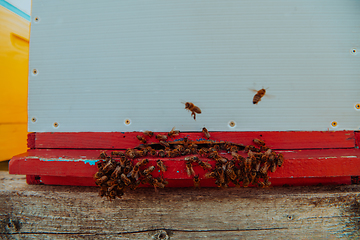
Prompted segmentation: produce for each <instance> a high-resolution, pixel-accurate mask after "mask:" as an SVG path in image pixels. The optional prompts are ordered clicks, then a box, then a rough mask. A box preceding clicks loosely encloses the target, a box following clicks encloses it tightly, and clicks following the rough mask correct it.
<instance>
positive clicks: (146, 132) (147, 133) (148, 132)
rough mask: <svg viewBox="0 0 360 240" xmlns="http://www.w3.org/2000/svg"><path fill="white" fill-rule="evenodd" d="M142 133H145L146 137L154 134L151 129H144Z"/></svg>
mask: <svg viewBox="0 0 360 240" xmlns="http://www.w3.org/2000/svg"><path fill="white" fill-rule="evenodd" d="M143 133H144V135H146V136H148V137H152V136H154V133H153V132H152V131H144V132H143Z"/></svg>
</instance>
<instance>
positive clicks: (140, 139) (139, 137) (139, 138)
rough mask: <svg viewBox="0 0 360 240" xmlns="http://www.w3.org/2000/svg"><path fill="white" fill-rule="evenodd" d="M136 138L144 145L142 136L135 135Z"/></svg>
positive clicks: (144, 141) (144, 140)
mask: <svg viewBox="0 0 360 240" xmlns="http://www.w3.org/2000/svg"><path fill="white" fill-rule="evenodd" d="M136 138H137V139H138V140H139V141H140V142H142V143H146V139H145V138H144V137H143V136H140V135H137V136H136Z"/></svg>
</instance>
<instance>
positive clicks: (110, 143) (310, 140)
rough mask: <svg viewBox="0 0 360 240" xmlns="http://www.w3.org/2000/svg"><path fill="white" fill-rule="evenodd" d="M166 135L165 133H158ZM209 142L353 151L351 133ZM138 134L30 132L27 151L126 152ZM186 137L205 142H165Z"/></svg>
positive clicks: (221, 135)
mask: <svg viewBox="0 0 360 240" xmlns="http://www.w3.org/2000/svg"><path fill="white" fill-rule="evenodd" d="M156 134H158V133H155V134H154V136H153V137H152V138H149V137H146V139H147V140H148V142H149V143H151V142H153V143H158V142H159V141H158V140H157V139H156V138H155V135H156ZM161 134H167V133H161ZM210 134H211V138H210V139H211V140H214V141H229V142H233V143H242V144H245V145H249V144H253V142H252V139H254V138H260V139H262V140H264V141H265V142H266V144H267V146H269V147H270V148H272V149H313V148H353V147H354V146H355V135H354V131H336V132H331V131H324V132H319V131H313V132H305V131H304V132H303V131H289V132H210ZM137 135H143V133H141V132H126V133H121V132H81V133H49V132H45V133H32V135H31V136H29V141H28V144H29V148H33V149H40V148H44V149H52V148H69V149H126V148H134V147H136V146H138V145H139V144H140V142H139V140H138V139H137V138H136V136H137ZM184 137H188V138H189V139H190V140H194V141H200V140H205V138H204V135H203V134H202V133H201V132H195V133H194V132H185V133H180V135H179V136H177V137H176V138H169V141H173V140H176V139H179V138H180V139H181V138H184Z"/></svg>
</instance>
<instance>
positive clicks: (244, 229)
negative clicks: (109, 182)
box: [0, 172, 360, 239]
mask: <svg viewBox="0 0 360 240" xmlns="http://www.w3.org/2000/svg"><path fill="white" fill-rule="evenodd" d="M0 179H1V181H2V184H1V185H0V202H1V203H2V204H1V205H0V212H1V214H0V235H1V236H2V237H4V238H5V239H6V238H9V239H12V238H19V239H20V238H29V239H31V238H37V239H45V238H51V239H64V238H67V239H70V238H76V239H89V238H90V239H108V238H119V239H135V238H136V239H151V238H154V239H156V238H155V235H156V234H157V235H160V234H163V237H166V236H165V234H166V235H167V236H168V237H170V239H195V238H196V239H202V238H212V239H236V238H257V239H259V238H261V239H265V238H266V239H275V238H276V239H294V238H299V237H300V238H302V239H308V238H311V239H324V238H329V239H337V238H358V237H359V236H360V227H359V218H360V202H359V197H360V185H346V186H344V185H343V186H305V187H273V188H268V189H259V188H247V189H244V188H240V189H239V188H228V189H216V188H201V189H199V190H196V189H193V188H165V189H161V190H159V191H158V192H154V190H153V189H150V188H141V189H137V190H136V191H130V192H126V193H125V195H124V196H123V198H122V199H116V200H113V201H108V200H105V198H103V199H101V198H100V197H99V196H98V188H96V187H73V186H56V187H55V186H46V185H27V184H26V183H25V176H15V175H9V174H8V173H6V172H0Z"/></svg>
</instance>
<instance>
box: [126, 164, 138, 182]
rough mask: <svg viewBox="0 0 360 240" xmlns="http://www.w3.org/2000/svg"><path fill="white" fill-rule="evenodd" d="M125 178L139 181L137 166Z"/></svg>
mask: <svg viewBox="0 0 360 240" xmlns="http://www.w3.org/2000/svg"><path fill="white" fill-rule="evenodd" d="M127 177H131V178H133V179H135V180H136V181H137V180H138V179H139V166H138V165H135V166H134V167H133V169H132V170H131V172H129V174H128V175H127Z"/></svg>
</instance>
